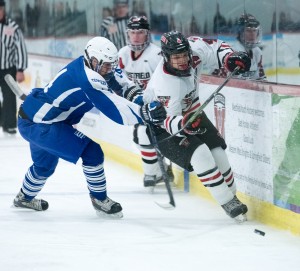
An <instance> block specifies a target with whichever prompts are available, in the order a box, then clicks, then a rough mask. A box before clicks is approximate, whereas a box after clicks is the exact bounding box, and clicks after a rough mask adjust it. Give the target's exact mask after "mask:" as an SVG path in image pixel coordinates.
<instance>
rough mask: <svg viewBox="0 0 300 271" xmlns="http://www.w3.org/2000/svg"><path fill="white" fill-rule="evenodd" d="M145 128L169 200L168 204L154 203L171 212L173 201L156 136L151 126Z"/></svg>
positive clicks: (173, 206) (173, 205)
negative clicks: (154, 151)
mask: <svg viewBox="0 0 300 271" xmlns="http://www.w3.org/2000/svg"><path fill="white" fill-rule="evenodd" d="M147 126H148V129H149V132H150V139H151V143H152V145H153V147H154V149H155V150H156V153H157V161H158V164H159V167H160V170H161V172H162V178H163V180H164V182H165V185H166V188H167V192H168V195H169V199H170V202H169V203H158V202H155V203H156V204H157V205H158V206H159V207H161V208H164V209H166V210H172V209H174V208H175V201H174V197H173V192H172V189H171V186H170V181H169V177H168V174H167V171H166V169H165V166H164V162H163V156H162V154H161V152H160V150H159V147H158V143H157V138H156V135H155V133H154V131H153V129H152V126H151V124H147Z"/></svg>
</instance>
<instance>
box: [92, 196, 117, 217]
mask: <svg viewBox="0 0 300 271" xmlns="http://www.w3.org/2000/svg"><path fill="white" fill-rule="evenodd" d="M90 197H91V201H92V204H93V206H94V208H95V210H96V213H97V215H98V216H101V217H110V218H122V217H123V213H122V206H121V204H120V203H118V202H115V201H113V200H111V199H110V198H109V197H107V198H106V199H105V200H98V199H96V198H95V197H93V196H92V195H90Z"/></svg>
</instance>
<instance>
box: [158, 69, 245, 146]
mask: <svg viewBox="0 0 300 271" xmlns="http://www.w3.org/2000/svg"><path fill="white" fill-rule="evenodd" d="M239 69H240V67H239V66H237V67H236V68H235V69H234V71H233V72H232V73H230V74H229V75H228V76H227V78H226V79H225V80H224V82H223V83H222V84H221V85H220V86H219V87H218V88H217V89H216V90H215V91H214V92H213V93H212V94H211V95H210V96H209V97H208V98H207V99H206V101H205V102H204V103H203V104H202V105H201V106H200V107H199V108H198V109H197V110H196V111H195V112H194V114H193V116H191V118H190V119H189V120H188V121H187V122H186V124H185V125H184V126H182V127H181V129H179V130H178V131H177V132H176V133H174V134H172V135H170V136H168V137H166V138H164V139H162V140H161V141H159V143H162V142H164V141H167V140H169V139H171V138H172V137H174V136H176V135H177V134H179V133H180V132H182V131H183V130H184V129H185V128H186V127H187V126H188V125H189V124H190V123H192V122H193V121H194V120H195V119H196V118H197V117H198V116H199V115H200V114H201V113H202V112H203V110H204V108H205V107H206V106H207V105H208V104H209V103H210V102H211V100H212V99H213V98H214V97H215V96H216V95H217V94H218V93H219V92H220V91H221V90H222V89H223V87H225V85H226V84H227V83H228V81H229V80H230V79H231V78H232V77H233V76H234V75H235V74H236V73H237V72H238V71H239Z"/></svg>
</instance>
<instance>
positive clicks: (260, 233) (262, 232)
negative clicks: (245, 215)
mask: <svg viewBox="0 0 300 271" xmlns="http://www.w3.org/2000/svg"><path fill="white" fill-rule="evenodd" d="M254 232H255V233H256V234H259V235H261V236H265V234H266V233H265V232H264V231H260V230H258V229H255V230H254Z"/></svg>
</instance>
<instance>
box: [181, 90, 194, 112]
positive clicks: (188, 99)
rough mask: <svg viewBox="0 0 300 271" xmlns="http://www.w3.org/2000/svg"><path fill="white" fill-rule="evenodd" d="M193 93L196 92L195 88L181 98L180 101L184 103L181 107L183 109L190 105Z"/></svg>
mask: <svg viewBox="0 0 300 271" xmlns="http://www.w3.org/2000/svg"><path fill="white" fill-rule="evenodd" d="M195 94H196V89H193V90H192V91H191V92H190V93H188V94H187V95H185V97H184V98H183V99H182V102H183V104H184V105H185V108H183V109H184V110H186V109H188V108H189V107H190V106H191V105H192V103H193V100H194V97H195Z"/></svg>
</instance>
